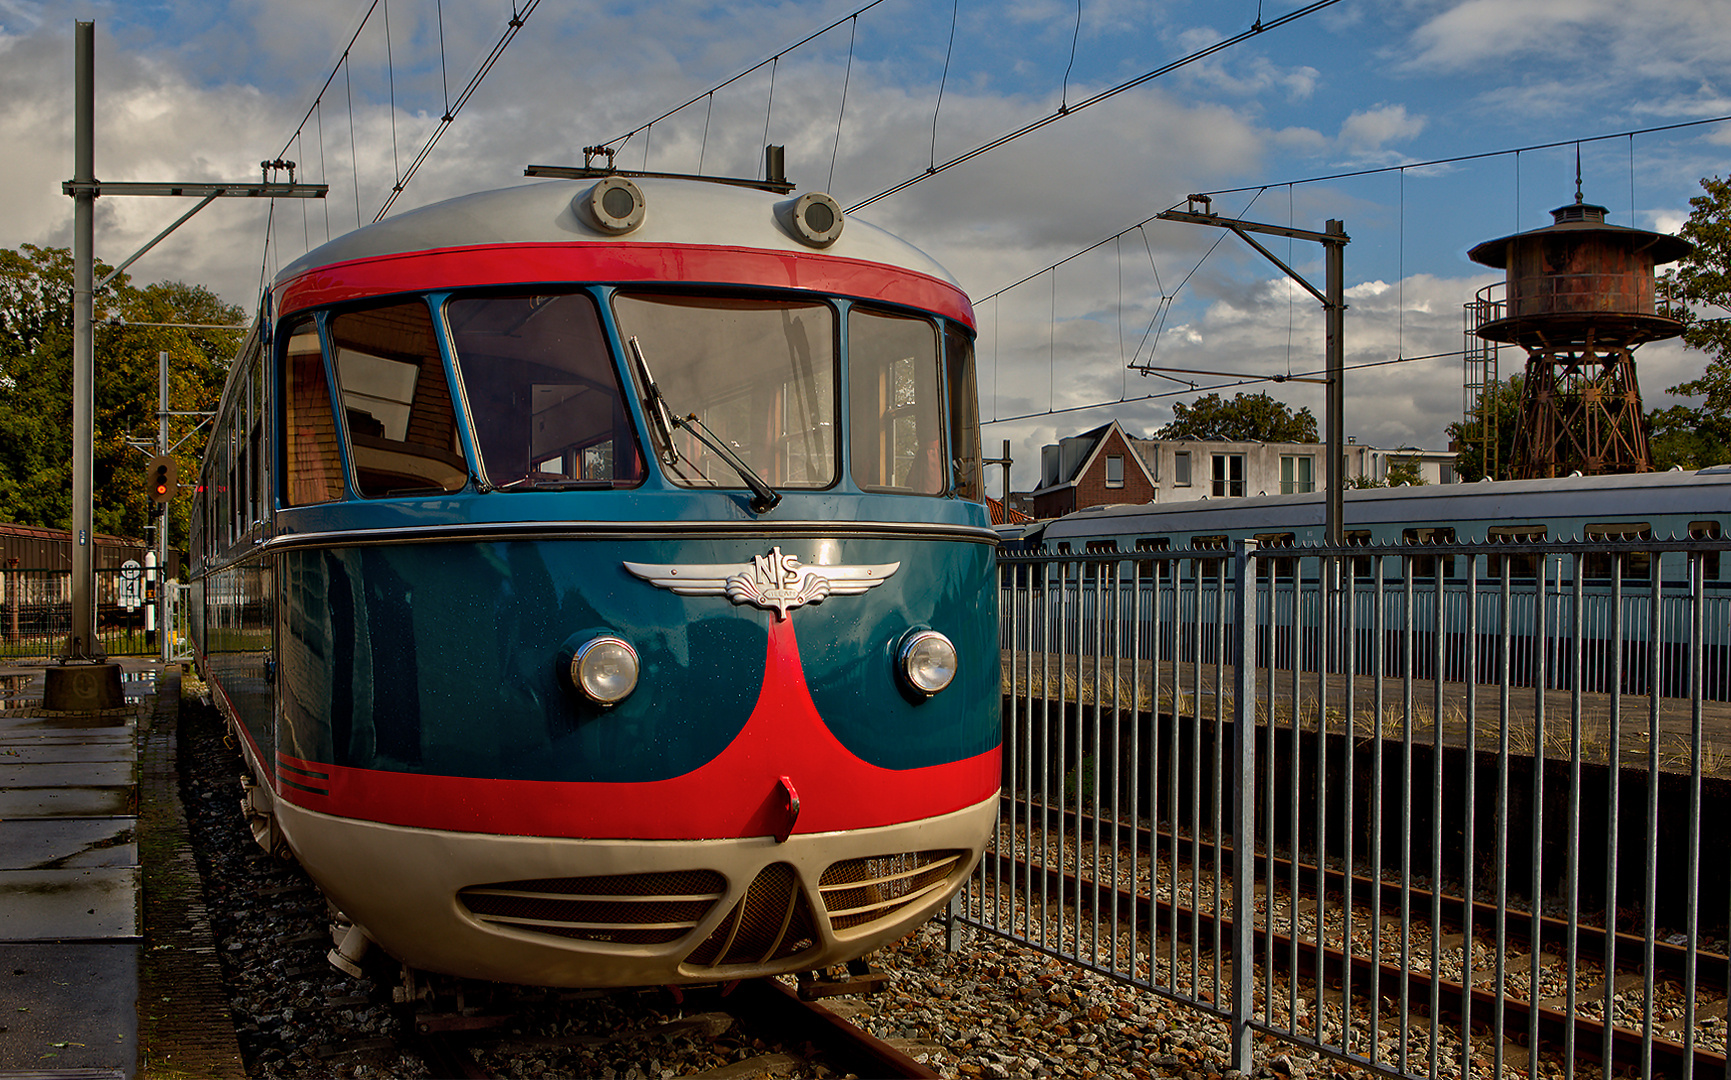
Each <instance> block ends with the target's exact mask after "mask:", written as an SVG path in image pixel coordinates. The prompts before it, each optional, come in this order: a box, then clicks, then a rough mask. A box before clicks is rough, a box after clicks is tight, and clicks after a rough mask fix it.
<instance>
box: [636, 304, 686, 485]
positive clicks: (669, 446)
mask: <svg viewBox="0 0 1731 1080" xmlns="http://www.w3.org/2000/svg"><path fill="white" fill-rule="evenodd" d="M625 345H626V347H627V348H629V349H630V350H631V359H632V360H633V361H635V362H636V364H637V371H638V374H639V375H641V376H642V377H643V405H644V409H643V411H644V412H646V413H648V414H649V423H650V425H651V426H653V427H654V428H655V436H656V442H657V443H658V444H659V446H660V450H661V461H662V463H663V464H666V465H677V464H679V450H678V448H677V447H675V446H674V445H673V425H674V423H675V421H674V419H673V417H671V416H669V415H668V412H667V399H665V398H663V397H662V396H661V387H659V386H657V385H655V376H653V375H651V374H649V361H648V360H645V359H644V358H643V344H642V343H641V342H639V341H638V340H637V335H635V334H633V335H632V336H630V337H628V338H626V339H625Z"/></svg>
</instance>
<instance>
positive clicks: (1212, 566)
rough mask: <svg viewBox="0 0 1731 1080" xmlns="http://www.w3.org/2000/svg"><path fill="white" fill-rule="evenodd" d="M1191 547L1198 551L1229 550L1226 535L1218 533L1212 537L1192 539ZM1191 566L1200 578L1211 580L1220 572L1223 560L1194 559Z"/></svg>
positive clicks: (1193, 537)
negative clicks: (1210, 578)
mask: <svg viewBox="0 0 1731 1080" xmlns="http://www.w3.org/2000/svg"><path fill="white" fill-rule="evenodd" d="M1190 547H1191V548H1192V549H1193V550H1196V551H1225V550H1226V549H1227V539H1226V534H1225V533H1216V534H1214V535H1211V536H1192V537H1191V538H1190ZM1191 564H1192V566H1194V567H1195V573H1196V575H1197V576H1198V577H1201V578H1209V577H1213V576H1215V575H1216V574H1218V573H1219V572H1220V565H1221V560H1219V559H1193V560H1191Z"/></svg>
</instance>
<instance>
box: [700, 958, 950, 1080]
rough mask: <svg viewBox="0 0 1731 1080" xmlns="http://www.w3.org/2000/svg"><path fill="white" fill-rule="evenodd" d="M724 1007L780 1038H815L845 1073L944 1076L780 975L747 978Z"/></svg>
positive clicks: (829, 1060)
mask: <svg viewBox="0 0 1731 1080" xmlns="http://www.w3.org/2000/svg"><path fill="white" fill-rule="evenodd" d="M720 1006H721V1008H723V1009H724V1010H726V1011H727V1012H729V1013H731V1014H732V1015H733V1016H734V1018H735V1019H737V1020H739V1021H740V1023H741V1024H747V1025H750V1024H760V1025H762V1026H763V1027H764V1028H765V1029H766V1030H769V1031H773V1032H774V1033H775V1038H776V1040H777V1041H786V1042H788V1043H793V1044H798V1043H801V1042H809V1043H812V1044H813V1045H815V1046H816V1047H818V1049H819V1050H820V1051H821V1052H822V1054H823V1057H824V1062H825V1064H827V1065H829V1066H830V1067H831V1068H834V1069H837V1070H838V1071H841V1072H850V1073H855V1074H857V1075H860V1076H893V1077H911V1078H917V1080H927V1078H935V1077H937V1076H939V1075H940V1074H938V1073H936V1072H933V1071H932V1070H931V1069H929V1068H927V1067H926V1066H924V1065H922V1064H920V1063H919V1062H917V1061H915V1060H914V1059H913V1058H911V1057H909V1056H908V1055H907V1054H904V1053H903V1052H902V1051H900V1050H898V1049H896V1048H895V1047H894V1046H891V1045H890V1044H889V1043H887V1042H884V1041H883V1040H882V1039H880V1038H878V1037H877V1036H876V1035H873V1034H872V1033H871V1032H869V1031H866V1030H865V1029H864V1028H861V1027H859V1026H858V1025H856V1024H852V1023H849V1022H848V1021H847V1020H845V1019H843V1018H842V1017H840V1016H838V1015H837V1014H836V1013H835V1012H834V1011H832V1010H830V1009H827V1008H825V1007H824V1006H823V1005H821V1004H819V1003H818V1002H815V1001H801V1000H800V999H799V995H798V994H797V993H796V992H795V991H794V990H793V989H792V988H791V987H789V986H787V985H786V984H785V983H782V982H779V981H778V980H776V979H749V980H747V981H745V982H742V983H740V984H739V986H738V988H737V989H735V990H734V991H733V992H732V993H731V994H728V995H727V996H726V997H724V998H723V999H722V1000H721V1002H720Z"/></svg>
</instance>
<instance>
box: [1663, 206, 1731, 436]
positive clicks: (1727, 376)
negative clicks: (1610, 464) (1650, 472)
mask: <svg viewBox="0 0 1731 1080" xmlns="http://www.w3.org/2000/svg"><path fill="white" fill-rule="evenodd" d="M1701 188H1702V190H1703V192H1704V193H1703V194H1701V195H1697V196H1695V197H1694V198H1692V199H1690V200H1689V206H1690V208H1691V209H1690V211H1689V220H1688V221H1686V222H1684V223H1683V227H1682V228H1681V229H1680V230H1679V233H1680V235H1681V236H1682V237H1683V239H1685V240H1687V241H1689V242H1690V243H1691V244H1694V245H1695V250H1694V251H1693V252H1691V253H1690V254H1688V255H1685V256H1684V257H1683V258H1681V259H1679V260H1678V261H1677V263H1676V265H1675V266H1673V267H1672V268H1671V269H1669V270H1667V271H1666V272H1665V275H1664V277H1663V278H1662V279H1661V291H1662V292H1664V293H1665V294H1666V295H1667V296H1668V297H1669V298H1670V301H1671V303H1670V304H1669V305H1668V306H1667V308H1666V314H1669V315H1671V316H1673V317H1675V318H1677V319H1680V320H1682V322H1683V341H1684V343H1685V344H1687V345H1689V346H1690V347H1691V348H1695V349H1699V350H1701V351H1702V352H1704V353H1706V354H1707V358H1708V359H1707V364H1706V367H1705V369H1704V370H1703V371H1702V372H1701V377H1700V378H1698V379H1690V380H1688V381H1686V382H1682V383H1679V384H1677V385H1676V386H1672V387H1669V388H1668V389H1669V390H1670V392H1671V393H1673V394H1681V395H1684V396H1687V397H1698V398H1701V399H1702V401H1701V404H1700V405H1674V406H1672V407H1670V408H1668V409H1662V410H1656V411H1654V412H1653V413H1650V414H1649V415H1648V421H1649V423H1650V424H1651V425H1652V443H1653V459H1654V460H1653V464H1654V467H1655V468H1661V469H1665V468H1670V467H1671V466H1672V465H1681V466H1683V467H1684V468H1686V469H1698V468H1701V467H1703V466H1706V465H1717V464H1720V463H1723V462H1726V461H1731V321H1727V318H1726V314H1727V312H1731V180H1725V179H1721V178H1720V177H1717V176H1709V177H1706V178H1705V179H1703V180H1702V181H1701Z"/></svg>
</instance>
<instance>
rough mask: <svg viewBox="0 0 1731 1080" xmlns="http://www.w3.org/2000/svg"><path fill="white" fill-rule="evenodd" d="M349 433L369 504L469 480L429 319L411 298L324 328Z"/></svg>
mask: <svg viewBox="0 0 1731 1080" xmlns="http://www.w3.org/2000/svg"><path fill="white" fill-rule="evenodd" d="M326 333H327V334H328V335H329V337H330V341H331V350H332V353H333V355H334V358H335V361H336V362H335V363H334V364H333V365H332V366H333V367H335V368H336V373H337V385H338V387H339V389H340V390H341V392H342V402H343V415H344V417H345V419H346V420H347V423H348V429H349V455H350V458H351V459H352V460H353V462H354V467H355V487H356V488H357V489H358V490H359V491H360V493H361V495H362V496H363V497H365V498H369V499H378V498H386V497H390V496H404V495H442V494H445V493H446V492H451V491H457V490H459V489H460V488H462V486H463V485H464V484H465V483H467V482H468V479H469V467H468V463H467V462H466V461H464V460H463V447H462V443H461V442H460V441H459V439H458V437H457V413H456V410H455V409H454V408H452V406H451V391H450V386H449V384H448V383H447V382H446V380H445V365H444V363H443V362H442V361H441V360H440V359H439V346H438V341H437V339H436V338H435V337H434V336H433V319H432V316H431V315H430V314H429V313H428V311H427V305H426V304H424V303H422V302H421V301H420V300H409V301H405V302H403V303H398V304H392V305H390V306H388V307H380V308H371V309H368V310H365V311H347V312H343V313H342V314H340V315H335V316H333V317H332V318H331V319H330V320H329V323H328V325H327V326H326Z"/></svg>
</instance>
